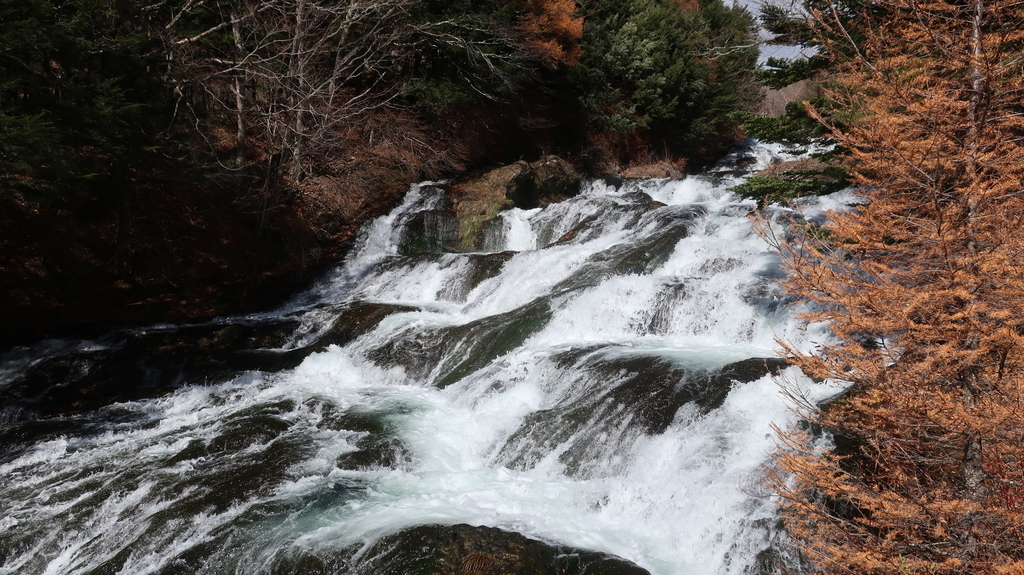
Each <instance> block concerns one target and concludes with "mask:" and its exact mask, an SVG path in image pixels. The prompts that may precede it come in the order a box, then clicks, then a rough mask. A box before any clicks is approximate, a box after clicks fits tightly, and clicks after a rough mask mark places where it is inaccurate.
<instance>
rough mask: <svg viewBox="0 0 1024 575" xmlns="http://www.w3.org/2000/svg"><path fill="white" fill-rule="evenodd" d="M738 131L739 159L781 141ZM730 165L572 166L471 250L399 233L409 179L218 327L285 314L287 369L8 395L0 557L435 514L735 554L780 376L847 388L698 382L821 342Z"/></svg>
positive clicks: (129, 559)
mask: <svg viewBox="0 0 1024 575" xmlns="http://www.w3.org/2000/svg"><path fill="white" fill-rule="evenodd" d="M747 153H748V156H749V157H750V158H753V161H754V163H753V165H752V166H750V167H748V170H753V169H757V168H758V167H759V166H763V165H766V164H767V163H768V162H771V161H776V160H778V159H779V158H781V159H788V157H787V156H786V155H785V154H784V153H783V152H782V151H781V150H780V149H778V148H775V147H771V146H760V147H757V148H754V149H753V150H752V151H749V150H748V152H747ZM742 177H743V176H742V175H737V174H735V173H733V172H732V171H729V170H726V169H724V168H723V169H722V170H721V171H719V172H718V173H710V174H705V175H701V176H691V177H688V178H685V179H677V180H627V181H625V182H622V183H619V182H608V181H604V180H595V181H589V182H585V183H584V184H583V185H582V186H583V187H582V189H581V192H580V194H579V195H578V196H576V197H574V198H572V199H569V200H566V201H564V202H560V203H557V204H552V205H550V206H548V207H545V208H543V209H540V208H538V209H534V210H521V209H512V210H507V211H504V212H501V213H500V215H499V217H500V222H499V223H500V225H498V226H492V228H493V229H492V230H491V231H490V232H488V234H487V235H486V237H484V238H483V240H482V242H481V245H482V248H481V249H482V251H479V252H472V253H427V254H404V253H403V248H402V246H403V243H402V242H403V237H404V236H403V234H405V233H407V228H406V227H405V226H406V224H407V223H408V222H409V221H410V220H411V218H412V217H414V216H415V215H416V214H417V213H418V212H421V211H423V210H434V209H438V208H439V206H442V204H443V186H441V185H440V184H437V183H432V182H426V183H422V184H418V185H416V186H414V187H413V188H412V189H411V190H410V192H409V194H408V195H407V197H406V199H405V201H404V202H403V203H402V205H401V206H399V207H398V208H396V209H395V210H394V211H393V212H392V213H391V214H389V215H387V216H384V217H382V218H379V219H377V220H376V221H374V222H371V223H370V224H369V225H367V226H366V228H365V229H364V230H363V231H362V233H361V236H360V239H359V243H358V245H357V247H356V249H355V250H354V251H353V252H352V253H351V254H350V255H349V256H348V258H347V259H346V260H345V261H344V262H342V263H340V264H339V266H338V267H337V268H336V269H335V270H334V271H332V272H331V273H330V274H328V275H326V276H325V277H324V278H322V279H321V280H320V281H319V282H317V284H316V285H315V286H313V287H312V288H311V289H310V290H308V291H307V292H305V293H303V294H300V295H299V296H297V297H296V298H295V299H294V300H293V301H291V302H289V303H288V304H287V305H285V306H284V307H282V308H281V309H278V310H273V311H270V312H266V313H262V314H255V315H252V316H247V317H243V318H228V319H225V320H223V321H221V322H214V323H213V324H211V325H212V326H213V327H212V328H211V329H215V328H216V329H219V328H221V326H227V327H230V326H236V327H237V328H238V329H256V328H255V327H253V326H262V325H265V324H273V325H282V326H285V327H286V329H284V328H282V329H281V330H280V331H281V333H282V334H283V335H281V337H279V338H277V339H276V340H273V341H270V340H267V341H263V340H259V341H257V340H255V339H254V340H253V342H254V343H252V344H251V345H250V347H252V350H251V352H250V353H254V354H262V355H260V357H263V356H273V357H293V356H290V355H288V354H296V353H300V352H301V353H300V354H299V355H297V356H294V357H297V358H298V359H296V362H297V364H296V365H293V366H288V367H285V368H283V369H273V370H271V369H246V370H237V371H234V372H231V373H229V374H227V375H224V374H223V373H221V374H218V375H216V376H214V375H209V376H207V375H195V374H192V375H188V376H182V377H183V380H182V381H181V383H180V385H177V384H176V385H175V386H174V388H173V389H170V390H168V391H165V392H161V393H154V394H152V396H150V397H145V396H143V397H140V398H138V399H134V400H121V401H117V402H115V403H112V404H110V405H105V406H102V407H100V408H97V409H93V410H90V411H87V412H82V413H74V414H71V415H66V416H63V418H60V417H58V418H56V419H52V420H50V419H48V420H46V421H45V422H43V423H38V424H37V423H33V420H32V416H31V413H28V412H24V410H23V412H17V411H16V410H11V409H8V410H6V411H4V412H3V414H2V417H3V418H4V419H3V421H0V424H2V425H3V429H4V433H6V435H5V436H4V437H5V453H4V455H3V457H2V459H0V508H3V509H4V510H5V512H4V513H3V514H2V516H0V534H2V535H0V574H15V573H17V574H25V573H39V574H47V575H50V574H54V575H56V574H61V575H72V574H87V573H88V574H92V573H121V574H133V575H135V574H138V575H141V574H149V573H160V574H165V573H178V572H181V573H218V574H220V573H270V572H272V571H273V569H275V568H276V566H278V565H280V564H281V561H283V560H285V559H287V558H289V557H297V556H302V555H304V554H313V555H330V554H331V553H347V554H348V555H352V554H353V553H355V554H356V556H358V553H359V551H360V550H365V549H367V548H368V546H370V545H371V544H372V543H373V542H374V541H376V540H377V539H378V538H380V537H382V536H384V535H388V534H391V533H394V532H397V531H399V530H401V529H403V528H407V527H411V526H416V525H424V524H434V523H438V524H457V523H468V524H470V525H486V526H492V527H499V528H502V529H506V530H511V531H516V532H519V533H522V534H525V535H527V536H529V537H532V538H535V539H540V540H543V541H547V542H551V543H557V544H561V545H568V546H572V547H577V548H583V549H591V550H595V551H602V552H606V553H610V554H614V555H617V556H619V557H622V558H625V559H627V560H629V561H632V562H634V563H636V564H638V565H640V566H641V567H643V568H645V569H647V570H649V571H650V572H651V573H654V574H657V575H690V574H693V575H712V574H714V575H727V574H729V575H732V574H741V573H745V572H749V571H748V570H749V569H750V568H751V566H752V565H753V564H754V561H755V558H756V556H757V555H758V553H760V552H762V551H764V550H765V549H768V548H769V547H771V546H772V545H773V544H775V543H776V541H777V539H778V538H779V537H781V536H782V535H781V533H780V532H779V530H778V526H777V525H776V518H777V517H776V511H775V507H774V504H773V503H772V502H771V500H770V497H769V496H768V494H767V493H765V492H764V489H763V488H762V487H761V486H760V485H759V472H760V471H759V470H760V469H761V467H762V466H763V465H764V463H765V462H766V460H767V457H768V454H769V453H770V452H771V451H772V450H773V449H774V447H775V441H774V439H773V435H772V431H771V427H772V425H773V424H777V425H782V426H785V425H787V424H788V423H790V422H791V421H792V419H793V417H794V416H793V414H792V413H791V412H790V411H789V406H787V404H786V403H785V401H784V399H783V397H782V396H781V394H780V393H779V383H778V381H777V379H780V378H781V379H784V380H785V381H787V382H788V384H790V385H797V386H800V387H802V388H803V389H805V390H806V393H807V395H808V396H809V397H811V398H812V399H813V398H818V399H823V398H825V397H828V396H830V395H832V394H834V393H836V391H837V389H836V388H834V387H831V386H829V385H828V384H826V383H814V382H811V381H810V380H808V379H807V378H805V377H803V376H802V375H801V374H800V373H799V372H798V371H797V370H795V369H793V368H788V369H785V370H784V371H783V372H782V374H781V375H780V376H779V378H775V377H773V376H771V375H764V376H762V377H758V378H757V379H755V380H753V381H749V382H742V383H732V384H728V382H727V383H726V384H725V387H724V388H722V389H719V388H717V387H712V384H711V383H709V382H710V381H712V380H713V377H714V375H715V374H716V373H717V372H716V370H721V369H722V368H723V367H725V366H727V365H731V364H733V363H735V362H741V361H743V360H747V359H750V358H766V357H773V356H775V355H776V349H777V347H778V346H777V343H776V341H777V339H779V338H782V339H786V340H787V341H790V342H794V343H796V344H797V345H800V346H803V347H805V348H807V349H810V348H811V347H812V346H813V345H814V344H815V342H816V341H821V339H822V338H825V337H827V335H826V334H825V333H824V332H823V331H821V330H820V329H814V328H813V327H812V328H806V327H805V326H801V325H800V324H799V323H798V322H796V321H795V320H794V317H793V312H792V310H791V309H790V308H788V307H787V306H785V305H784V304H785V303H786V302H785V301H784V298H782V297H781V296H780V294H779V293H778V289H777V287H776V286H775V280H776V279H777V278H778V277H779V274H780V272H779V269H778V262H777V259H776V257H775V256H774V255H773V254H772V253H771V251H770V250H769V249H768V246H767V245H766V244H765V242H764V241H763V240H762V239H761V238H760V237H758V236H757V235H756V234H755V233H754V231H753V229H752V227H751V222H750V220H749V218H748V214H749V213H750V212H751V210H752V209H753V207H754V206H753V203H752V202H749V201H743V200H740V199H738V198H737V197H736V196H735V195H734V194H732V193H731V192H729V191H728V190H727V188H728V187H729V186H732V185H736V184H737V183H739V181H741V178H742ZM842 200H843V198H841V197H837V198H833V199H824V200H823V203H820V204H808V205H807V206H806V213H807V214H813V216H814V217H820V214H821V209H823V208H824V209H828V208H834V207H836V206H839V205H841V202H842ZM830 202H831V203H830ZM777 211H778V213H786V210H783V209H778V210H777ZM808 217H812V216H808ZM353 310H356V311H358V313H360V314H369V313H371V312H372V313H373V314H377V315H373V316H372V317H374V318H376V319H374V322H375V323H373V322H371V323H372V326H371V327H369V328H368V329H364V328H363V327H360V328H359V329H358V330H357V329H356V328H351V330H350V332H351V333H352V334H354V336H353V337H346V338H341V337H339V336H336V335H333V336H332V335H331V334H337V333H338V331H339V330H340V329H341V328H340V327H339V326H341V325H342V324H344V322H350V323H351V325H359V326H364V325H371V323H359V324H357V323H353V322H355V320H350V319H347V318H350V317H354V316H353V315H352V314H354V313H356V311H353ZM366 310H370V311H369V312H368V311H366ZM346 314H348V315H346ZM359 317H363V316H359ZM366 317H370V316H369V315H367V316H366ZM360 321H362V320H360ZM345 325H349V324H345ZM238 326H241V327H238ZM175 329H176V328H175V327H174V326H153V327H151V328H147V329H145V330H136V331H131V332H130V333H129V334H128V335H123V334H122V335H119V336H110V337H108V338H98V339H96V340H90V341H56V342H55V341H50V342H42V343H40V344H39V345H37V346H33V347H30V348H24V349H17V350H11V351H10V352H8V353H6V354H5V355H4V356H3V358H2V360H3V363H2V366H0V381H2V383H0V386H6V387H11V386H15V385H18V384H19V383H18V382H20V381H22V380H24V378H27V377H29V376H31V375H32V374H33V373H34V371H33V370H39V369H41V367H39V366H42V365H45V364H46V362H47V361H50V362H52V361H56V360H54V359H53V358H60V357H74V358H84V359H82V360H81V361H82V362H83V365H84V366H85V367H83V368H82V369H83V370H85V371H88V370H89V369H90V368H89V367H88V365H89V364H88V359H87V358H88V357H90V356H89V354H90V353H108V354H110V353H114V352H116V351H117V350H119V349H121V347H119V346H123V345H125V344H122V343H120V340H118V339H117V338H118V337H127V338H130V337H143V336H145V337H154V334H156V335H159V336H160V337H164V336H163V335H162V334H165V333H173V331H174V330H175ZM225 329H226V328H225ZM232 329H235V327H232ZM346 329H348V328H346ZM360 330H361V331H360ZM218 333H223V332H218ZM346 333H348V332H346ZM331 337H336V338H337V341H338V342H339V343H330V342H331V341H333V340H330V338H331ZM111 350H113V351H111ZM76 361H77V360H76ZM62 365H63V364H62ZM714 381H716V382H717V381H719V380H714ZM715 385H719V384H717V383H716V384H715ZM3 388H4V387H0V389H3ZM142 395H145V394H142ZM26 409H28V408H26ZM28 411H31V410H28ZM33 425H36V427H34V428H33V427H32V426H33ZM37 428H38V429H37ZM26 430H29V431H26ZM32 430H35V431H32ZM40 430H41V431H40Z"/></svg>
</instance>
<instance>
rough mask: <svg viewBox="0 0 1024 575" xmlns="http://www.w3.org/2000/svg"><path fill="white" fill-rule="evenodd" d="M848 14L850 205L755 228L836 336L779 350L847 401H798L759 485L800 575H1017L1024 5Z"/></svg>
mask: <svg viewBox="0 0 1024 575" xmlns="http://www.w3.org/2000/svg"><path fill="white" fill-rule="evenodd" d="M860 9H861V10H862V11H864V13H863V14H862V15H863V20H861V21H859V22H858V29H857V34H858V41H857V42H856V45H855V46H854V45H853V44H848V45H847V46H845V47H838V46H837V47H834V49H831V50H829V51H830V52H831V53H843V54H845V55H846V56H847V57H851V55H852V57H851V59H850V60H848V61H846V62H844V63H842V64H840V66H841V67H840V72H839V75H838V80H839V82H837V83H836V84H835V87H834V88H832V89H831V90H830V93H829V94H828V96H829V97H830V98H832V99H833V100H834V101H836V102H837V103H839V104H840V108H841V109H842V110H844V114H843V117H842V123H841V124H839V123H834V122H833V123H832V124H831V128H832V132H833V136H834V138H835V139H836V140H837V141H838V142H839V144H840V145H842V146H843V147H845V148H846V149H847V150H849V151H850V154H851V157H852V163H853V165H854V174H855V178H856V180H855V182H856V186H857V188H858V190H859V191H860V193H861V195H862V197H863V199H864V201H865V203H863V204H861V205H857V206H854V207H853V209H851V210H850V211H848V212H844V213H836V214H832V217H831V219H830V222H829V223H828V224H827V225H825V226H823V227H818V226H812V225H804V226H799V225H797V226H793V227H792V228H791V232H790V233H789V234H788V237H786V238H783V237H781V235H778V236H777V235H773V233H772V228H771V227H767V228H766V231H767V234H766V235H767V237H768V238H769V240H770V241H771V242H772V243H773V244H774V245H775V247H776V248H777V249H778V250H779V252H780V253H781V254H782V257H783V261H784V265H785V267H786V269H787V271H788V279H786V280H785V282H784V288H785V289H786V290H787V291H788V292H789V293H790V294H793V295H795V296H797V297H798V298H800V299H802V300H804V301H806V302H809V303H810V304H811V306H812V307H811V309H813V310H814V311H811V312H809V313H807V314H806V315H805V317H804V319H805V320H806V321H807V322H809V323H811V322H825V323H826V324H827V325H828V326H829V327H830V329H831V332H832V334H833V335H834V338H833V339H831V340H830V341H829V342H827V343H822V344H821V345H820V346H819V347H818V349H816V350H814V351H813V353H811V352H806V351H802V350H799V349H796V348H794V347H793V346H786V347H785V350H786V352H787V353H788V355H789V357H790V358H791V359H792V361H793V362H794V363H795V364H796V365H798V366H799V367H801V368H802V369H803V370H804V372H805V373H807V374H808V375H810V376H812V377H816V378H830V379H832V380H835V381H837V382H841V383H843V384H845V385H846V386H847V388H846V391H845V392H844V393H843V394H841V395H840V396H839V397H837V398H835V399H833V400H832V401H830V402H827V403H825V404H823V405H816V404H813V403H811V402H807V401H804V402H803V405H802V408H803V413H804V415H805V417H806V419H807V420H808V421H809V422H810V423H811V424H812V425H809V426H804V428H803V429H806V430H808V431H801V430H800V429H791V430H785V431H782V432H781V433H780V437H781V442H780V450H779V452H778V453H777V455H776V464H777V465H776V468H775V470H774V472H773V475H772V477H771V479H772V483H773V485H774V487H775V489H776V492H777V493H778V494H779V496H780V503H781V506H782V512H783V516H784V517H785V519H786V521H787V527H788V530H789V532H790V534H791V535H792V537H793V540H794V541H795V543H796V544H797V546H798V547H799V549H800V550H801V552H802V553H803V554H804V555H805V557H806V559H807V566H808V569H809V570H810V571H811V572H815V573H856V574H860V575H866V574H887V573H893V574H907V573H965V574H966V573H970V574H986V573H1024V233H1022V232H1024V227H1022V224H1024V141H1022V138H1024V2H1020V1H1019V0H921V1H917V0H878V1H876V2H872V3H869V4H863V5H861V8H860ZM867 11H870V13H867ZM842 19H843V18H841V17H840V10H839V9H837V8H831V7H827V6H826V7H825V8H824V9H823V10H821V11H819V12H816V13H815V14H814V21H815V25H817V26H818V27H819V29H820V31H821V32H822V33H820V34H819V36H820V37H821V38H824V39H825V41H826V42H841V41H843V39H847V40H849V39H850V38H851V34H849V33H847V30H845V29H844V28H843V27H842V25H841V24H839V22H841V21H842ZM826 48H828V46H826ZM833 118H835V116H833ZM823 121H827V120H823ZM792 230H796V231H795V232H794V231H792ZM784 345H785V344H784ZM794 397H797V396H794ZM815 429H823V430H826V431H827V432H829V433H831V434H832V436H833V437H834V438H835V447H834V448H832V449H822V448H821V447H820V442H816V441H815V438H814V437H813V434H812V433H811V430H815Z"/></svg>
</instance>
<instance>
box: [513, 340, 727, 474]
mask: <svg viewBox="0 0 1024 575" xmlns="http://www.w3.org/2000/svg"><path fill="white" fill-rule="evenodd" d="M558 363H559V365H560V366H561V367H562V368H564V369H566V370H567V372H569V373H576V374H579V375H578V376H577V377H578V379H579V381H578V382H576V383H575V385H574V386H573V387H574V388H576V389H579V390H586V391H585V392H582V391H581V392H580V393H578V394H575V395H572V396H570V397H567V398H565V399H564V400H563V401H562V402H560V403H559V404H558V405H556V406H554V407H552V408H549V409H545V410H541V411H537V412H535V413H533V414H531V415H530V416H528V417H527V418H526V420H525V421H524V422H523V424H522V425H521V426H520V428H519V430H518V431H516V432H515V433H514V434H512V436H511V437H509V439H508V441H507V442H506V443H505V445H504V446H503V447H502V449H501V451H500V452H499V454H498V456H497V461H498V462H500V463H501V464H502V465H505V466H508V467H510V468H515V469H529V468H531V467H533V466H534V465H536V464H537V463H538V462H539V461H540V460H541V459H543V458H544V457H546V456H547V455H548V454H550V453H553V452H556V451H560V454H559V456H558V458H559V461H560V462H561V463H563V464H564V465H565V472H566V473H567V474H569V475H572V476H593V475H595V474H596V475H600V473H601V471H600V470H601V468H602V466H603V465H605V462H606V460H608V455H607V454H608V453H609V452H610V453H613V454H620V453H621V454H624V453H626V452H628V450H629V448H630V447H631V445H632V443H633V442H634V441H635V440H636V439H637V438H638V437H640V436H641V435H644V434H647V435H656V434H660V433H663V432H664V431H665V429H667V428H668V426H669V425H670V424H671V423H672V421H673V420H674V419H675V417H676V413H677V412H678V411H679V409H680V408H681V407H683V406H684V405H687V404H690V405H692V406H693V409H694V415H699V414H703V413H707V412H709V411H711V410H712V409H714V408H715V407H718V406H719V405H721V403H722V402H723V401H724V400H725V396H726V395H727V394H728V393H729V390H730V389H731V387H732V383H731V381H726V380H720V379H716V378H713V377H711V376H710V375H709V374H707V373H706V372H703V371H700V370H688V369H686V368H683V367H679V366H676V365H674V364H673V363H672V362H671V361H669V360H667V359H664V358H660V357H652V356H647V355H636V354H631V353H622V352H621V351H619V350H616V349H597V350H591V349H583V350H574V351H571V352H566V353H563V354H562V355H561V356H560V357H559V360H558ZM609 442H615V445H610V444H609Z"/></svg>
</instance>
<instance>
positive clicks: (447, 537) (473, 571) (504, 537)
mask: <svg viewBox="0 0 1024 575" xmlns="http://www.w3.org/2000/svg"><path fill="white" fill-rule="evenodd" d="M351 572H352V573H359V574H360V575H396V574H409V575H412V574H416V575H483V574H494V575H549V574H559V575H563V574H564V575H644V574H647V573H648V572H647V571H646V570H645V569H643V568H641V567H640V566H638V565H636V564H635V563H631V562H629V561H626V560H625V559H621V558H619V557H615V556H613V555H608V554H605V553H598V552H595V551H586V550H581V549H575V548H570V547H564V546H559V545H550V544H547V543H544V542H542V541H538V540H536V539H531V538H528V537H525V536H523V535H520V534H518V533H513V532H509V531H503V530H501V529H496V528H493V527H473V526H470V525H464V524H463V525H452V526H443V525H424V526H421V527H413V528H411V529H406V530H404V531H402V532H400V533H398V534H395V535H391V536H388V537H385V538H383V539H381V540H380V541H378V542H377V543H376V544H374V545H373V546H372V547H371V548H370V549H369V550H368V551H367V552H366V553H364V554H361V557H359V558H358V559H356V560H353V565H352V566H351Z"/></svg>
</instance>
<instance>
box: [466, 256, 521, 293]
mask: <svg viewBox="0 0 1024 575" xmlns="http://www.w3.org/2000/svg"><path fill="white" fill-rule="evenodd" d="M515 255H516V252H513V251H504V252H497V253H493V254H472V255H471V256H469V261H470V262H471V263H472V265H473V272H472V273H471V274H470V275H469V283H468V285H467V286H466V287H468V288H469V291H472V290H473V288H475V287H476V286H478V285H480V284H481V283H482V282H483V281H484V280H488V279H491V278H493V277H496V276H497V275H498V274H500V273H501V268H503V267H505V263H506V262H508V260H510V259H512V258H513V257H514V256H515Z"/></svg>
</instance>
